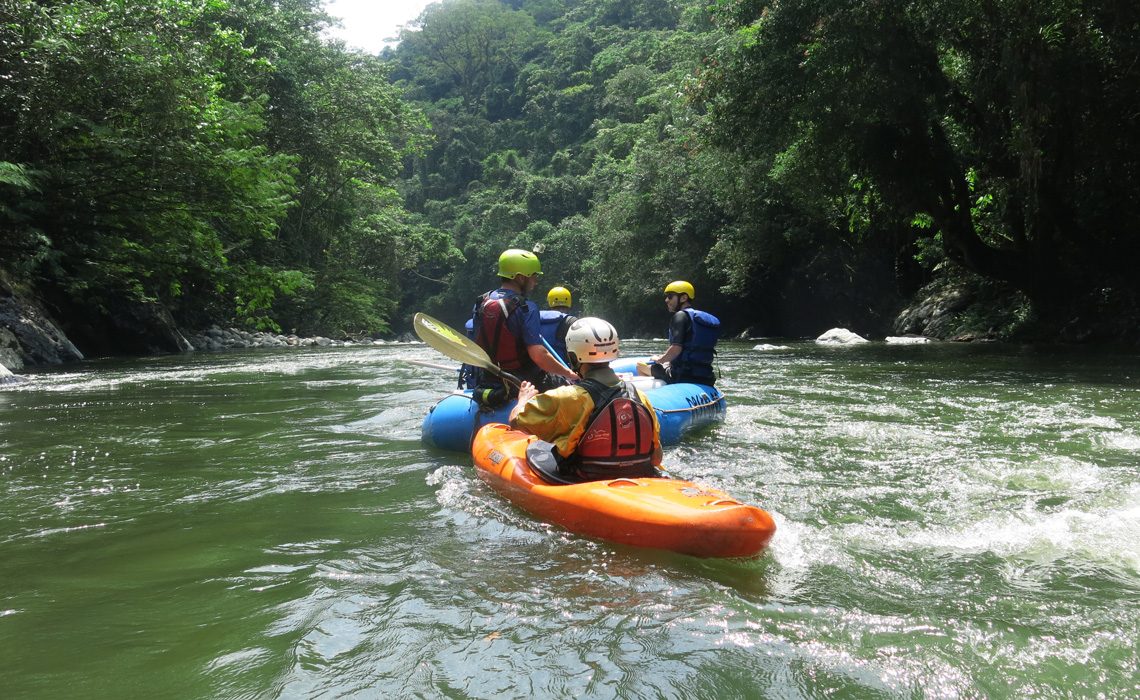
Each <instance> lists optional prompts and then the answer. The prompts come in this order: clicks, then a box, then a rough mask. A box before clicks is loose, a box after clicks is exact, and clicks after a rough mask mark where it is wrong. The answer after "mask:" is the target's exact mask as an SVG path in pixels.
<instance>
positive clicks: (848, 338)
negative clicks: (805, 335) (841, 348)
mask: <svg viewBox="0 0 1140 700" xmlns="http://www.w3.org/2000/svg"><path fill="white" fill-rule="evenodd" d="M815 342H817V343H821V344H823V345H857V344H859V343H866V342H867V339H866V338H864V337H863V336H861V335H859V334H858V333H852V332H851V331H849V330H847V329H846V328H832V329H831V330H829V331H827V332H826V333H824V334H823V335H821V336H819V337H818V338H816V339H815Z"/></svg>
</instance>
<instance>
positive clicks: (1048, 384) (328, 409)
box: [0, 341, 1140, 700]
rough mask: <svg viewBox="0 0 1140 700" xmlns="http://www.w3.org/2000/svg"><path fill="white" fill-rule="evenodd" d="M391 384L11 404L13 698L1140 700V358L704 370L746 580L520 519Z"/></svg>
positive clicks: (199, 358) (314, 378)
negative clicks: (750, 515)
mask: <svg viewBox="0 0 1140 700" xmlns="http://www.w3.org/2000/svg"><path fill="white" fill-rule="evenodd" d="M766 343H771V344H772V345H775V347H771V346H767V347H766V346H765V344H766ZM659 346H660V342H654V343H650V342H647V341H631V342H628V343H626V347H625V350H626V351H627V353H628V354H648V353H649V352H650V351H652V350H657V349H659ZM409 360H424V361H434V362H447V361H446V360H444V359H443V358H441V357H440V356H439V355H437V354H436V353H435V352H434V351H432V350H431V349H429V348H427V347H426V346H424V345H421V344H416V343H408V344H387V345H379V346H367V347H362V346H357V347H347V348H333V349H325V350H281V351H249V352H244V351H243V352H228V353H219V354H206V353H198V354H193V355H184V356H168V357H157V358H144V359H133V360H99V361H92V362H87V363H84V364H81V365H77V366H71V367H65V368H61V369H54V370H45V371H39V372H31V373H29V374H30V376H31V378H32V381H31V382H29V383H28V384H26V385H22V386H19V387H15V388H6V389H4V390H2V391H0V508H2V509H0V697H2V698H4V699H5V700H10V699H13V698H342V697H349V698H355V697H359V698H404V697H417V698H436V697H450V698H468V697H470V698H496V699H502V698H531V697H538V698H571V697H573V698H577V697H592V698H718V699H719V698H769V697H770V698H824V697H827V698H895V697H902V698H990V697H1013V698H1054V697H1080V698H1085V697H1088V698H1091V697H1106V698H1136V697H1140V652H1138V650H1137V644H1138V641H1137V639H1138V636H1140V362H1138V360H1140V355H1138V354H1137V353H1136V352H1134V351H1133V352H1109V351H1099V352H1098V351H1091V350H1088V349H1057V348H1031V347H1021V346H1002V345H979V344H974V345H957V344H954V345H951V344H931V345H921V346H917V345H916V346H900V345H888V344H884V343H881V342H880V343H871V344H867V345H861V346H854V347H826V346H819V345H816V344H815V343H812V342H805V341H789V342H784V343H782V344H779V343H777V342H776V341H750V342H743V341H737V342H725V343H721V353H720V369H721V371H722V377H723V378H722V381H721V382H720V384H719V386H721V388H723V389H724V391H725V392H726V393H727V394H728V396H729V408H728V417H727V421H726V422H725V423H723V424H720V425H717V426H715V427H711V428H708V429H705V430H704V431H702V432H700V433H698V434H695V435H690V436H689V437H688V438H687V439H686V441H685V442H684V443H683V444H682V445H680V446H677V447H673V448H670V449H668V450H667V451H666V464H667V465H668V466H669V467H670V469H671V471H672V472H673V473H674V474H675V475H677V476H680V477H683V478H686V479H690V480H694V481H699V482H702V483H705V484H708V485H712V486H716V487H719V488H722V489H724V490H726V491H728V492H730V493H731V494H733V495H734V496H735V497H737V498H738V499H740V500H744V501H748V502H751V503H755V504H757V505H759V506H761V507H763V508H765V509H767V510H768V511H770V512H771V513H772V514H773V517H774V518H775V520H776V523H777V526H778V530H777V532H776V535H775V537H774V539H773V540H772V544H771V547H770V548H769V550H768V551H767V552H766V553H765V554H764V555H763V556H761V557H759V558H757V559H752V560H702V559H696V558H691V557H686V556H681V555H675V554H668V553H661V552H655V551H652V550H645V549H638V548H632V547H624V546H619V545H613V544H608V543H605V542H598V541H593V540H589V539H586V538H583V537H579V536H576V535H572V534H569V533H567V532H565V531H563V530H561V529H559V528H557V527H552V526H549V525H547V524H544V523H542V522H540V521H537V520H535V519H534V518H532V517H530V516H528V515H527V514H525V513H523V512H521V511H520V510H518V509H516V508H515V507H513V506H512V505H510V504H509V503H507V502H505V501H504V500H502V498H501V497H499V496H498V495H497V494H496V493H495V492H494V491H492V490H491V489H490V488H489V487H488V486H486V485H485V484H483V483H482V482H481V481H480V480H479V479H478V477H477V476H476V474H475V472H474V469H473V467H472V466H471V461H470V458H469V456H468V455H464V454H455V453H446V452H439V451H433V450H428V449H425V448H424V447H423V446H422V445H421V444H420V441H419V433H420V422H421V419H422V417H423V415H424V414H425V412H426V411H427V410H428V408H429V407H430V406H431V405H432V404H433V403H434V402H435V401H436V400H438V399H439V398H440V397H442V396H443V395H445V394H446V392H447V391H449V390H450V389H451V388H452V387H453V385H454V384H453V378H452V375H450V374H447V373H446V372H443V371H440V370H435V369H429V368H424V367H421V366H417V365H413V364H411V363H409V362H408V361H409Z"/></svg>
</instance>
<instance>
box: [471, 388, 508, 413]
mask: <svg viewBox="0 0 1140 700" xmlns="http://www.w3.org/2000/svg"><path fill="white" fill-rule="evenodd" d="M509 400H510V395H509V394H508V393H507V389H506V387H504V386H496V387H489V386H485V387H480V388H478V389H476V390H475V403H477V404H479V405H480V406H482V407H483V408H487V409H496V408H499V407H500V406H504V405H506V403H507V401H509Z"/></svg>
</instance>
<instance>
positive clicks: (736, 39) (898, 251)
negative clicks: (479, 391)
mask: <svg viewBox="0 0 1140 700" xmlns="http://www.w3.org/2000/svg"><path fill="white" fill-rule="evenodd" d="M1138 13H1140V11H1138V10H1137V9H1136V6H1134V5H1133V4H1131V3H1125V2H1122V1H1119V0H1117V1H1115V2H1114V1H1109V0H1017V1H1015V2H974V1H966V2H945V1H944V0H908V1H903V0H898V1H890V0H887V1H870V0H822V1H817V0H812V1H810V2H809V1H808V0H787V1H785V0H781V2H764V1H761V0H623V1H621V2H618V1H615V0H442V1H441V2H438V3H435V4H432V5H429V6H428V7H427V9H426V10H425V11H424V12H423V14H422V15H421V16H420V17H419V18H418V19H417V20H416V21H415V22H414V23H412V24H411V25H409V27H408V29H407V30H406V31H404V33H403V34H402V36H401V41H400V43H399V44H398V45H397V46H396V47H394V48H389V49H386V50H385V51H384V52H383V54H382V55H380V56H370V55H364V54H362V53H359V52H355V51H350V50H347V49H346V48H345V47H344V46H343V45H341V44H339V43H337V42H334V41H330V40H328V39H327V38H324V37H323V36H322V33H321V32H322V29H323V28H324V27H325V26H326V25H327V23H328V21H329V18H328V17H327V16H326V15H325V14H324V12H323V10H322V8H321V4H320V2H319V1H318V0H282V1H280V2H275V3H262V2H258V1H256V0H151V1H148V2H139V3H125V2H118V1H114V0H79V1H77V2H68V3H44V2H36V1H34V0H9V2H7V3H6V4H5V5H4V6H3V8H2V9H0V65H2V66H4V71H3V75H2V76H0V149H2V150H0V233H2V234H3V235H2V237H0V269H2V270H3V271H5V272H6V273H8V274H9V275H10V276H14V277H16V278H18V279H20V280H22V281H23V282H24V283H25V284H28V285H31V286H32V287H35V288H36V289H38V290H40V291H41V292H42V293H43V294H44V295H45V296H47V297H49V298H50V299H52V300H53V303H54V304H55V306H56V308H57V310H60V311H61V312H66V311H67V310H68V309H70V313H71V314H73V315H80V314H84V313H88V312H94V313H95V314H96V315H98V314H100V313H105V312H107V311H108V309H110V308H111V307H113V306H114V305H115V304H116V303H117V302H119V301H123V300H126V301H132V302H144V303H153V304H159V305H162V306H164V307H166V308H169V309H171V310H172V311H173V312H174V314H175V316H176V317H177V319H178V320H179V321H180V322H181V323H183V324H185V325H188V326H191V327H200V326H204V325H207V324H209V323H212V322H227V323H233V322H236V323H242V324H245V325H249V326H259V327H263V328H265V327H268V328H275V327H276V328H283V329H296V330H298V331H299V332H302V333H326V334H336V333H352V332H358V331H359V332H384V331H389V330H393V329H402V328H406V327H407V325H408V323H409V320H410V317H411V315H412V314H413V313H414V312H415V311H418V310H427V311H429V312H432V313H433V314H436V315H438V316H440V317H441V318H444V319H445V320H449V321H452V322H455V323H456V324H459V323H462V321H463V320H464V318H465V317H466V316H467V314H468V313H469V311H470V308H471V302H472V300H473V299H474V297H475V296H476V295H477V294H479V293H481V292H483V291H485V290H486V289H487V288H488V287H490V286H491V285H493V284H494V283H495V278H494V274H493V273H494V265H495V260H496V258H497V257H498V255H499V253H500V252H501V251H502V250H503V249H505V248H508V247H525V248H532V249H534V250H536V251H539V253H540V256H541V258H542V260H543V263H544V267H545V271H546V276H545V277H544V285H543V287H542V288H540V292H544V291H545V289H546V288H548V287H549V286H553V285H556V284H560V285H564V286H568V287H570V288H571V289H572V290H573V292H574V296H575V300H576V302H577V304H578V305H579V306H580V307H582V308H581V309H580V311H582V312H585V313H594V314H600V315H604V316H606V317H607V318H609V319H610V320H612V321H613V322H614V323H615V324H617V325H618V327H619V329H621V330H622V332H623V334H626V335H628V334H630V333H634V334H636V333H653V334H659V333H660V332H661V329H660V326H661V324H662V323H663V322H664V311H663V308H662V305H661V301H660V290H661V289H662V287H663V286H664V284H666V283H667V282H669V281H671V280H673V279H687V280H689V281H691V282H692V283H693V284H694V285H696V287H697V289H698V298H699V300H700V305H701V306H703V307H705V308H707V309H709V310H711V311H713V312H714V313H716V314H718V315H720V316H721V317H722V318H724V319H725V321H726V322H727V323H726V325H727V327H728V328H730V329H732V330H733V331H734V332H735V331H736V330H739V329H743V328H751V329H752V331H753V332H754V333H755V332H759V333H768V334H774V333H791V334H803V335H810V334H816V333H819V332H821V331H822V330H825V329H826V328H827V327H829V326H833V325H847V326H851V327H853V328H856V329H858V330H862V331H864V332H870V333H885V332H889V331H890V327H891V323H892V320H893V316H894V315H895V314H896V313H897V312H898V310H899V308H900V307H901V306H902V305H903V304H904V303H905V302H906V301H907V300H908V299H909V298H910V297H911V295H913V294H915V293H916V291H917V290H919V289H920V287H922V286H923V285H924V284H927V283H931V284H933V285H938V284H951V283H952V284H955V285H967V286H972V288H974V289H975V290H982V291H984V292H985V294H980V293H979V294H975V295H974V298H976V299H983V300H985V301H984V303H986V304H990V305H991V306H993V307H994V308H995V309H997V311H995V313H994V314H993V315H994V319H993V321H992V323H991V322H990V321H987V322H986V323H987V324H989V325H990V326H991V327H992V328H994V329H997V330H996V331H995V332H998V331H1000V332H1013V331H1015V330H1017V329H1018V328H1019V327H1020V328H1029V327H1030V326H1031V324H1032V323H1034V322H1036V323H1038V324H1039V325H1040V326H1041V327H1042V328H1046V329H1053V330H1056V329H1059V328H1065V327H1079V329H1081V330H1080V332H1078V333H1074V334H1073V335H1077V336H1080V337H1084V336H1087V335H1089V334H1090V333H1095V332H1104V334H1105V335H1106V336H1112V335H1116V336H1120V335H1125V336H1127V335H1128V331H1127V328H1131V327H1134V325H1135V320H1136V318H1137V316H1140V283H1138V282H1137V281H1136V280H1137V278H1136V277H1135V275H1134V274H1133V273H1132V265H1133V261H1135V260H1136V259H1137V257H1138V256H1137V253H1140V243H1138V241H1140V237H1138V236H1136V235H1135V227H1136V223H1135V222H1136V220H1137V216H1136V215H1137V214H1138V213H1140V211H1138V209H1140V186H1138V185H1140V182H1137V179H1138V178H1140V174H1138V173H1140V168H1138V167H1137V161H1138V155H1140V153H1138V148H1140V136H1137V134H1138V133H1140V132H1137V131H1136V130H1135V129H1133V128H1132V121H1133V120H1134V119H1133V116H1134V115H1135V114H1136V113H1137V111H1138V110H1140V96H1138V91H1137V85H1140V81H1137V79H1136V78H1137V75H1136V72H1137V70H1140V68H1138V66H1140V61H1138V60H1137V59H1138V57H1137V51H1140V49H1138V48H1137V47H1140V41H1138V39H1140V37H1138V36H1137V34H1138V32H1140V14H1138ZM998 316H1002V317H1001V318H998ZM984 330H985V328H984V327H983V331H984Z"/></svg>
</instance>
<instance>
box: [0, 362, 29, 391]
mask: <svg viewBox="0 0 1140 700" xmlns="http://www.w3.org/2000/svg"><path fill="white" fill-rule="evenodd" d="M26 381H27V379H25V378H24V377H21V376H20V375H18V374H12V370H10V369H8V368H7V367H5V366H4V365H3V364H2V363H0V386H8V385H10V384H20V383H22V382H26Z"/></svg>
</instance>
